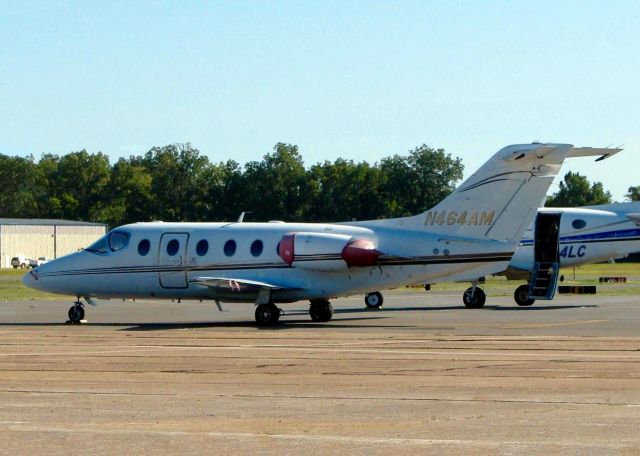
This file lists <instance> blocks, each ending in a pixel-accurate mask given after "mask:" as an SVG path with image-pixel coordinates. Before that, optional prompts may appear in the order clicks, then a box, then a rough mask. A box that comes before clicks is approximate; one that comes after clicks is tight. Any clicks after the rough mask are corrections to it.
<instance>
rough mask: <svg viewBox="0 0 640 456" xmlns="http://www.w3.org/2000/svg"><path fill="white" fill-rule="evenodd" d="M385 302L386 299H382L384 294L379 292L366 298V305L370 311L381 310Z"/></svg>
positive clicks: (369, 294) (367, 295)
mask: <svg viewBox="0 0 640 456" xmlns="http://www.w3.org/2000/svg"><path fill="white" fill-rule="evenodd" d="M383 302H384V299H383V298H382V294H381V293H380V292H378V291H374V292H373V293H368V294H366V295H365V297H364V303H365V305H366V306H367V308H368V309H379V308H380V307H382V303H383Z"/></svg>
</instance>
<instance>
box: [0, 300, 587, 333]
mask: <svg viewBox="0 0 640 456" xmlns="http://www.w3.org/2000/svg"><path fill="white" fill-rule="evenodd" d="M596 307H598V306H597V305H593V304H589V305H580V304H576V305H554V306H532V307H514V306H484V307H483V308H481V309H466V308H465V307H464V306H438V307H389V308H386V309H363V308H361V307H358V308H351V309H348V308H347V309H336V310H335V312H334V313H335V314H336V315H339V314H368V315H366V316H364V315H363V316H359V317H355V316H354V317H344V318H339V319H336V320H334V321H332V322H327V323H318V322H311V321H309V319H308V313H307V312H305V311H302V310H293V311H290V312H286V313H285V317H284V319H283V320H281V324H278V325H276V326H270V327H259V326H257V325H256V323H255V322H254V321H252V320H245V321H209V322H175V323H174V322H149V323H146V322H144V323H142V322H95V323H94V322H91V321H89V322H88V323H87V325H89V326H93V327H96V326H97V327H118V328H120V329H119V330H120V331H158V330H171V329H198V328H203V329H204V328H237V327H247V328H248V327H257V328H258V329H262V330H271V331H273V330H283V329H298V328H306V327H309V328H334V329H335V328H371V327H372V326H371V325H370V324H369V325H367V324H357V323H356V322H358V321H363V322H364V321H371V320H382V319H390V318H393V315H391V313H392V312H432V311H441V310H464V311H466V312H471V311H474V310H475V311H487V310H492V311H499V312H502V311H517V312H539V311H549V310H563V309H580V308H596ZM385 314H386V315H385ZM349 322H351V323H349ZM2 326H23V327H24V326H33V327H46V326H49V327H55V326H70V327H73V326H75V325H70V324H68V323H63V322H54V323H24V322H23V323H0V327H2ZM79 326H83V325H79ZM376 327H380V328H407V327H408V326H406V325H389V324H382V323H381V322H379V324H377V325H376Z"/></svg>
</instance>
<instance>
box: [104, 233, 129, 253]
mask: <svg viewBox="0 0 640 456" xmlns="http://www.w3.org/2000/svg"><path fill="white" fill-rule="evenodd" d="M130 237H131V235H130V234H129V233H126V232H124V231H113V232H112V233H110V234H109V247H110V248H111V251H112V252H117V251H118V250H122V249H124V248H125V247H126V246H127V245H129V238H130Z"/></svg>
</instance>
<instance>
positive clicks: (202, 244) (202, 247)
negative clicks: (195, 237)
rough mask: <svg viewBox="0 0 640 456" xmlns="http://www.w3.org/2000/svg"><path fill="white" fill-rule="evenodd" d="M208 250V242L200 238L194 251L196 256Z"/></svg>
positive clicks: (202, 254)
mask: <svg viewBox="0 0 640 456" xmlns="http://www.w3.org/2000/svg"><path fill="white" fill-rule="evenodd" d="M208 251H209V242H208V241H207V240H206V239H201V240H199V241H198V243H197V244H196V253H197V254H198V256H205V255H206V254H207V252H208Z"/></svg>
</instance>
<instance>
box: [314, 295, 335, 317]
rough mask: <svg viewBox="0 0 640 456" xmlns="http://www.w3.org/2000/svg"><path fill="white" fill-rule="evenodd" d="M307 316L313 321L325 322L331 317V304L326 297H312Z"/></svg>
mask: <svg viewBox="0 0 640 456" xmlns="http://www.w3.org/2000/svg"><path fill="white" fill-rule="evenodd" d="M309 316H310V317H311V319H312V320H313V321H317V322H327V321H329V320H331V318H332V317H333V306H332V305H331V303H330V302H329V300H328V299H312V300H311V305H310V306H309Z"/></svg>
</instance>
